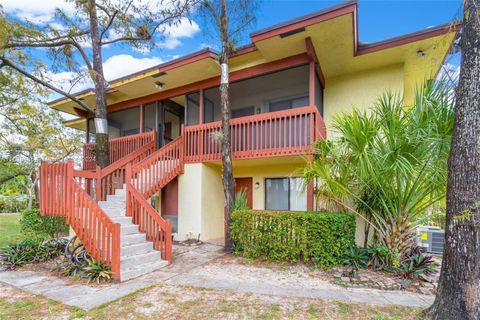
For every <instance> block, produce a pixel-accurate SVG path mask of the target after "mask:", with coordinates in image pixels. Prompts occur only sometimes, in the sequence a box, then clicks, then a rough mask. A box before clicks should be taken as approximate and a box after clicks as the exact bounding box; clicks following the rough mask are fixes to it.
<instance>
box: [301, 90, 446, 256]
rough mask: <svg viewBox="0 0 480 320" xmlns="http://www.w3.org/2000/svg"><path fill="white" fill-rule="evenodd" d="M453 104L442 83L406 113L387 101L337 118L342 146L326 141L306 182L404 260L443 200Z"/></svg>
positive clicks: (389, 97)
mask: <svg viewBox="0 0 480 320" xmlns="http://www.w3.org/2000/svg"><path fill="white" fill-rule="evenodd" d="M453 119H454V114H453V101H452V98H451V95H450V94H449V91H448V88H447V87H446V86H444V85H443V84H442V83H440V84H438V83H437V84H432V83H427V85H425V86H424V87H423V89H422V90H418V91H417V93H416V97H415V100H414V103H413V105H412V106H410V107H406V106H405V103H404V101H403V100H402V99H401V98H400V97H399V96H397V95H395V94H391V93H386V94H384V95H383V96H382V97H380V99H379V100H378V101H377V103H376V104H375V106H374V107H373V108H372V109H371V112H366V111H361V110H359V109H357V108H353V110H352V111H351V113H349V114H342V115H340V116H337V117H336V118H334V123H333V127H334V129H335V130H336V131H337V132H338V137H339V138H338V139H336V141H329V142H325V141H321V142H319V143H318V145H317V147H318V148H317V155H316V156H315V157H314V158H313V160H312V161H311V162H309V163H308V165H307V166H306V168H305V170H304V176H305V178H306V179H307V180H308V181H311V180H316V181H317V186H318V187H317V195H318V196H320V197H328V198H329V199H331V200H332V201H333V202H335V203H338V204H341V205H342V206H344V207H345V208H348V209H350V210H352V211H354V212H356V213H357V214H358V215H359V216H360V217H362V218H363V219H365V220H366V221H367V223H368V225H369V226H370V227H372V228H373V229H374V230H375V232H376V234H377V236H378V238H379V240H380V241H382V242H383V243H384V244H385V245H386V246H387V247H388V248H389V249H390V250H392V251H395V252H398V253H399V254H404V253H405V252H406V251H407V250H408V249H409V248H410V247H412V245H413V244H414V233H413V232H412V229H413V228H414V227H415V226H416V223H417V222H418V217H419V216H420V215H421V214H423V212H424V211H425V210H426V208H428V207H429V206H431V205H433V204H435V203H437V202H438V201H439V200H441V199H443V198H444V197H445V191H446V181H447V159H448V152H449V147H450V136H451V133H452V128H453Z"/></svg>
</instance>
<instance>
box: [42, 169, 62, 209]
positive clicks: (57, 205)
mask: <svg viewBox="0 0 480 320" xmlns="http://www.w3.org/2000/svg"><path fill="white" fill-rule="evenodd" d="M68 174H69V173H68V167H67V165H66V164H65V163H57V164H48V163H46V162H42V164H41V165H40V213H41V214H42V215H45V216H56V217H65V216H66V215H67V210H68V208H67V203H66V202H65V199H67V197H68V196H69V194H68V185H69V176H68Z"/></svg>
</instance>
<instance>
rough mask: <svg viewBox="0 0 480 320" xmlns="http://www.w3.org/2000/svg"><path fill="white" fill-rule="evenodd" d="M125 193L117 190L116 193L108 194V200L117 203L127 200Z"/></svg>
mask: <svg viewBox="0 0 480 320" xmlns="http://www.w3.org/2000/svg"><path fill="white" fill-rule="evenodd" d="M117 190H118V189H117ZM125 195H126V194H117V191H115V195H111V194H109V195H107V201H106V202H115V203H122V202H125V200H126V199H125Z"/></svg>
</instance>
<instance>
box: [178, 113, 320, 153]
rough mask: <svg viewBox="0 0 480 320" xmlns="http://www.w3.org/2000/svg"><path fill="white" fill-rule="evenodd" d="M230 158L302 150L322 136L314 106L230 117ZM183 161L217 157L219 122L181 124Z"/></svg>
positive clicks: (309, 150)
mask: <svg viewBox="0 0 480 320" xmlns="http://www.w3.org/2000/svg"><path fill="white" fill-rule="evenodd" d="M230 130H231V146H232V155H233V158H234V159H248V158H261V157H273V156H286V155H297V154H305V153H309V152H311V151H312V144H313V142H314V141H315V140H316V139H318V138H320V137H324V136H325V125H324V124H323V119H322V117H321V115H320V114H319V112H318V110H317V108H315V107H302V108H295V109H290V110H283V111H277V112H269V113H263V114H259V115H254V116H248V117H242V118H236V119H232V120H230ZM183 131H184V139H185V161H186V162H203V161H216V160H220V158H221V143H220V139H219V137H220V131H221V122H212V123H207V124H202V125H194V126H187V127H184V129H183Z"/></svg>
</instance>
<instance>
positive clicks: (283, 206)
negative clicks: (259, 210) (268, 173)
mask: <svg viewBox="0 0 480 320" xmlns="http://www.w3.org/2000/svg"><path fill="white" fill-rule="evenodd" d="M288 189H289V187H288V178H279V179H266V180H265V197H266V199H265V209H267V210H288Z"/></svg>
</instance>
